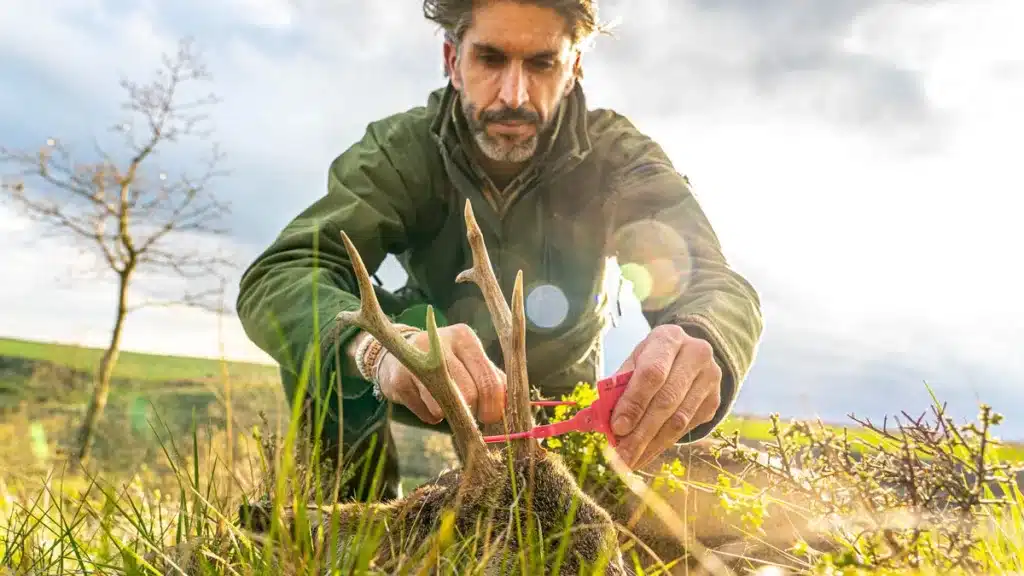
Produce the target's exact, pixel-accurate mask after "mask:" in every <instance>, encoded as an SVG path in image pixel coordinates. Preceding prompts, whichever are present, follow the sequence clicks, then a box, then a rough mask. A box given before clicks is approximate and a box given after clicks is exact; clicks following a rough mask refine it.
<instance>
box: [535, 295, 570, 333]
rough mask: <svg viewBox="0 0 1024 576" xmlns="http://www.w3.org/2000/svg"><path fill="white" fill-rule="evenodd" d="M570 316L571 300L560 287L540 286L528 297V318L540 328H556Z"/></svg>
mask: <svg viewBox="0 0 1024 576" xmlns="http://www.w3.org/2000/svg"><path fill="white" fill-rule="evenodd" d="M568 316H569V299H568V298H566V297H565V293H564V292H562V289H561V288H559V287H558V286H554V285H552V284H540V285H538V286H535V287H534V288H533V289H532V290H530V293H529V294H528V295H527V296H526V317H527V318H528V319H529V320H530V322H532V323H533V324H534V325H536V326H538V327H540V328H555V327H557V326H559V325H561V324H562V322H565V319H566V318H567V317H568Z"/></svg>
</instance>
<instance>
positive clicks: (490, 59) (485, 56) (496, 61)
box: [480, 52, 505, 67]
mask: <svg viewBox="0 0 1024 576" xmlns="http://www.w3.org/2000/svg"><path fill="white" fill-rule="evenodd" d="M480 61H481V62H483V63H484V64H486V65H487V66H494V67H497V66H502V65H504V64H505V55H504V54H501V53H499V52H481V53H480Z"/></svg>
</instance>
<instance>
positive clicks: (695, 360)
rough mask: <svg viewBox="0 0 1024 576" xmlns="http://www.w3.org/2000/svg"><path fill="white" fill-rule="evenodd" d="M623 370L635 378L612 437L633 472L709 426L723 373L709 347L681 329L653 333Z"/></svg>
mask: <svg viewBox="0 0 1024 576" xmlns="http://www.w3.org/2000/svg"><path fill="white" fill-rule="evenodd" d="M626 370H634V373H633V376H632V378H630V381H629V384H628V385H627V387H626V391H625V392H623V394H622V397H621V399H620V400H619V402H618V404H617V405H616V406H615V410H614V411H613V412H612V432H613V433H614V434H615V435H616V437H617V438H618V441H619V445H618V446H617V447H616V451H617V452H618V454H619V456H620V457H621V458H622V459H623V461H625V463H626V464H627V465H629V467H630V468H631V469H634V470H636V469H638V468H642V467H644V466H646V465H647V464H649V463H650V462H651V460H653V459H654V458H656V457H657V456H658V455H659V454H661V453H662V452H663V451H664V450H665V449H666V448H668V447H669V446H672V445H673V444H675V443H676V442H677V441H678V440H679V439H680V438H682V436H683V435H684V434H686V433H687V432H689V431H690V430H693V429H694V428H695V427H697V426H699V425H701V424H704V423H705V422H709V421H710V420H711V419H712V418H714V416H715V412H716V411H717V410H718V405H719V404H720V403H721V383H722V369H721V367H720V366H719V365H718V363H717V362H715V355H714V350H712V348H711V344H709V343H708V342H707V341H706V340H703V339H701V338H695V337H693V336H690V335H689V334H687V333H686V332H685V331H684V330H683V329H682V328H681V327H679V326H674V325H663V326H656V327H655V328H654V329H653V330H651V332H650V333H649V334H648V335H647V337H646V338H645V339H644V340H643V342H641V343H640V344H639V345H637V347H636V349H634V350H633V353H632V354H630V356H629V358H627V359H626V361H625V362H624V363H623V364H622V367H620V368H619V370H618V372H624V371H626Z"/></svg>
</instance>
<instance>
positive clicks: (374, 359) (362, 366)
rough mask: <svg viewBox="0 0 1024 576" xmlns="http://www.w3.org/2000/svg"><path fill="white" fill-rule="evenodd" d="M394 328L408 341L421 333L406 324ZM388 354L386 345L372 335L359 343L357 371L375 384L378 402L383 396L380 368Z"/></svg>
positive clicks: (374, 393)
mask: <svg viewBox="0 0 1024 576" xmlns="http://www.w3.org/2000/svg"><path fill="white" fill-rule="evenodd" d="M393 326H394V328H395V329H396V330H398V333H399V334H401V335H402V336H403V337H404V338H405V339H407V340H408V339H409V338H410V336H415V335H416V334H418V333H419V332H420V331H421V330H420V329H419V328H416V327H415V326H408V325H406V324H394V325H393ZM386 352H387V350H386V349H385V348H384V345H383V344H382V343H381V342H380V341H379V340H377V339H376V338H374V337H373V336H372V335H369V336H367V337H366V338H364V339H363V341H362V342H360V343H359V346H358V347H357V348H356V353H355V360H356V369H357V370H358V371H359V375H360V376H362V378H363V379H364V380H367V381H369V382H372V383H373V395H374V396H375V397H376V398H377V399H378V400H380V399H381V396H382V394H381V391H380V381H379V379H378V373H379V372H380V366H381V363H382V362H383V360H384V356H385V353H386Z"/></svg>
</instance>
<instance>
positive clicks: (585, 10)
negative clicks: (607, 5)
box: [423, 0, 604, 46]
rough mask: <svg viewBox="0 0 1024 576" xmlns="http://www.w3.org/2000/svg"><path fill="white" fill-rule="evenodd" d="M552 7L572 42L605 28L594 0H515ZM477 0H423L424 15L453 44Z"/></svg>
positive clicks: (463, 33)
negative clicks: (559, 15)
mask: <svg viewBox="0 0 1024 576" xmlns="http://www.w3.org/2000/svg"><path fill="white" fill-rule="evenodd" d="M514 1H518V2H521V3H523V4H534V5H536V6H542V7H544V8H551V9H552V10H554V11H556V12H558V13H559V14H561V15H562V17H563V18H565V21H566V22H567V23H568V25H569V35H570V38H571V41H572V43H573V46H578V45H580V44H582V43H584V42H585V41H586V40H588V39H589V38H590V37H592V36H593V35H594V34H595V33H598V32H602V31H604V27H603V26H601V24H599V23H598V21H597V6H596V4H597V2H596V0H514ZM478 2H480V0H423V15H424V16H426V18H427V20H430V21H431V22H435V23H436V24H437V25H439V26H440V27H441V28H442V29H444V34H445V38H446V39H447V40H450V41H451V42H452V43H454V44H455V45H456V46H457V45H459V43H460V42H461V41H462V37H463V36H464V35H465V34H466V29H467V28H469V25H470V24H471V23H472V21H473V8H474V6H475V5H476V4H477V3H478Z"/></svg>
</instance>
